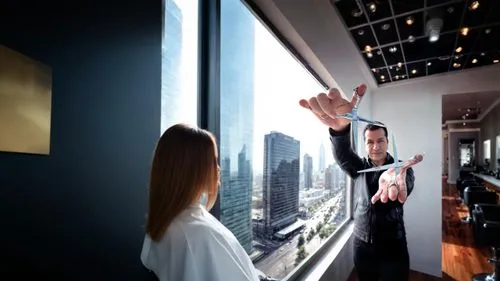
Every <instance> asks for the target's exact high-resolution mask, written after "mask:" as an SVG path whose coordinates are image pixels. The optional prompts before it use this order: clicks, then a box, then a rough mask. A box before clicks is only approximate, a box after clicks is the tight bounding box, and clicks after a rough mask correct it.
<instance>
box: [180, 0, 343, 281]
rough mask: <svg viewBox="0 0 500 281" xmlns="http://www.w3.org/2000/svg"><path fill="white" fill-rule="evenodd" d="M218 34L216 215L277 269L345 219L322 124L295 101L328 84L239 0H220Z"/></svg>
mask: <svg viewBox="0 0 500 281" xmlns="http://www.w3.org/2000/svg"><path fill="white" fill-rule="evenodd" d="M187 2H189V1H187ZM220 36H221V41H220V54H221V55H220V59H221V64H220V68H221V69H220V75H221V77H220V132H219V133H220V139H219V144H220V154H219V155H220V162H221V163H220V165H221V189H220V220H221V221H222V223H223V224H224V225H226V226H227V227H228V228H229V229H230V230H231V231H232V232H233V233H234V234H235V236H236V237H237V238H238V240H239V242H240V243H241V244H242V245H243V247H244V248H245V249H246V251H247V252H248V254H249V255H250V257H251V258H252V260H253V261H254V264H255V265H256V267H257V268H258V269H260V270H261V271H262V272H264V273H265V274H267V275H269V276H272V277H274V278H283V277H285V276H286V275H287V274H289V273H290V272H291V271H292V270H294V268H296V267H297V266H300V264H301V262H302V261H303V260H304V259H305V258H306V257H307V256H310V255H313V254H314V253H315V252H316V251H317V250H318V249H319V248H320V247H321V245H322V244H323V243H325V241H326V240H327V239H328V237H330V236H331V235H332V233H333V232H334V231H335V229H336V227H337V226H339V225H340V224H341V223H342V222H344V220H345V219H346V213H347V212H346V207H345V206H346V204H345V198H346V184H347V177H346V175H345V174H344V173H343V172H342V171H341V170H340V168H339V166H338V165H336V164H335V163H334V161H333V157H332V155H331V152H330V149H325V147H328V148H329V147H330V145H329V136H328V130H327V128H326V127H325V126H324V125H322V124H321V123H320V122H319V121H318V120H316V119H315V118H314V117H313V116H312V114H311V113H310V112H307V111H306V110H304V109H302V108H301V107H300V106H299V103H298V102H299V99H300V98H303V97H309V96H311V95H313V94H317V93H319V92H321V91H325V89H324V88H323V87H322V86H321V85H320V84H319V83H318V82H317V81H316V80H315V79H314V78H313V77H312V76H311V75H310V73H309V72H307V71H306V69H305V68H304V67H303V66H302V65H301V64H300V63H299V62H298V61H297V60H296V59H295V58H294V57H293V56H291V55H290V53H289V52H288V51H287V50H286V49H285V48H284V47H283V46H282V45H281V44H280V43H279V42H278V41H277V40H276V39H275V38H274V37H273V35H271V34H270V32H269V31H268V30H267V29H266V28H265V27H264V26H263V25H262V24H261V23H260V22H259V21H258V20H257V19H256V18H255V17H254V16H253V15H252V13H250V12H249V10H248V9H247V8H246V7H245V6H244V5H243V4H242V3H241V2H240V0H222V1H221V30H220Z"/></svg>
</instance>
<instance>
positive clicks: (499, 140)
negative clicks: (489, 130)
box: [496, 135, 500, 169]
mask: <svg viewBox="0 0 500 281" xmlns="http://www.w3.org/2000/svg"><path fill="white" fill-rule="evenodd" d="M496 154H497V155H496V157H497V166H496V168H497V169H500V135H498V136H497V153H496Z"/></svg>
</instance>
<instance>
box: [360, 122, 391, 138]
mask: <svg viewBox="0 0 500 281" xmlns="http://www.w3.org/2000/svg"><path fill="white" fill-rule="evenodd" d="M379 123H380V124H381V125H383V126H385V125H384V124H383V123H382V122H379ZM378 129H382V130H384V134H385V138H386V139H387V140H389V137H388V133H387V128H386V127H382V126H377V125H375V124H368V125H366V127H365V129H364V131H363V138H366V137H365V133H366V131H376V130H378Z"/></svg>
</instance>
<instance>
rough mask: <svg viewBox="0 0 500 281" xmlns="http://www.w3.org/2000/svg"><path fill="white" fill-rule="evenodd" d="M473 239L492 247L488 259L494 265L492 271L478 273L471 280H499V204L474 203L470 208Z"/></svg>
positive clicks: (479, 243) (481, 244)
mask: <svg viewBox="0 0 500 281" xmlns="http://www.w3.org/2000/svg"><path fill="white" fill-rule="evenodd" d="M472 217H473V222H474V232H473V233H474V239H475V241H476V243H477V244H478V245H480V246H489V247H491V248H492V249H493V257H492V258H490V259H488V261H489V262H490V263H493V265H494V271H493V272H492V273H479V274H475V275H473V276H472V281H500V205H497V204H475V205H474V208H473V210H472Z"/></svg>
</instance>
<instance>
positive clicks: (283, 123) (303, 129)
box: [175, 0, 333, 173]
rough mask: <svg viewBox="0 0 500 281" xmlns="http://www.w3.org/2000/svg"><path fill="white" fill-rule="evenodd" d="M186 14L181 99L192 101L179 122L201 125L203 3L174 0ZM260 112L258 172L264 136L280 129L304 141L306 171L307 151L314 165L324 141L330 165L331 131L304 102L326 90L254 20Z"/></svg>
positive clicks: (256, 133)
mask: <svg viewBox="0 0 500 281" xmlns="http://www.w3.org/2000/svg"><path fill="white" fill-rule="evenodd" d="M175 2H176V4H177V5H178V6H179V7H180V9H181V10H182V15H183V25H182V33H183V42H182V66H181V80H182V86H181V87H182V90H181V91H182V95H181V96H182V97H181V98H182V100H183V101H182V102H183V104H186V105H189V106H185V107H183V109H182V110H179V114H176V115H179V120H178V121H182V122H187V123H190V124H196V122H197V120H196V110H197V109H196V107H194V106H191V105H193V104H196V103H197V94H196V93H197V84H196V83H195V82H193V81H194V78H196V77H197V75H196V71H197V59H198V57H197V46H198V44H197V39H198V38H197V32H198V18H197V16H198V14H197V12H198V5H197V3H198V1H193V0H189V1H188V0H175ZM254 89H255V106H254V110H255V114H254V145H253V148H254V153H253V168H254V172H256V173H261V172H262V168H263V154H264V135H265V134H267V133H269V132H270V131H273V130H275V131H279V132H282V133H284V134H287V135H289V136H292V137H294V138H295V139H297V140H299V141H300V148H301V152H300V157H301V159H300V160H301V169H302V160H303V158H302V157H303V155H304V154H305V153H308V154H309V155H311V156H312V157H313V168H314V170H316V169H317V168H318V163H319V149H320V144H321V142H323V143H324V145H325V151H326V157H325V163H326V165H328V164H331V163H332V161H333V157H332V155H331V151H330V146H329V139H328V130H327V128H326V127H325V126H324V125H323V124H322V123H321V122H319V121H318V120H317V119H316V118H315V117H314V116H313V115H312V113H311V112H309V111H307V110H305V109H303V108H301V107H300V106H299V100H300V99H301V98H308V97H310V96H312V95H316V94H317V93H319V92H321V91H323V88H322V87H321V85H320V84H319V83H317V82H316V80H315V79H314V78H313V77H312V76H311V75H310V74H309V73H308V72H307V70H305V69H304V68H303V67H302V65H300V64H299V63H298V62H297V61H296V60H295V58H294V57H293V56H291V55H290V53H289V52H288V51H287V50H286V49H285V48H284V47H283V46H282V45H281V44H280V43H279V42H278V41H277V40H276V39H275V38H274V37H273V36H272V35H271V34H270V33H269V31H268V30H267V29H266V28H265V27H264V26H263V25H262V24H261V23H260V22H259V21H258V20H255V88H254Z"/></svg>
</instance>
